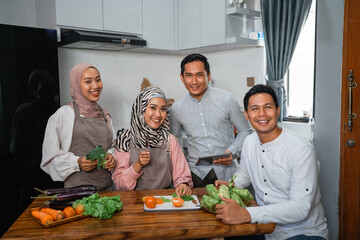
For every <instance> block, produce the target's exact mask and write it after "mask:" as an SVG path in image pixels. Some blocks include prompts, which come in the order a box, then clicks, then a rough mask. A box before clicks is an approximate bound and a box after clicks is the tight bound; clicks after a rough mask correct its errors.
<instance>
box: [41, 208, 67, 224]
mask: <svg viewBox="0 0 360 240" xmlns="http://www.w3.org/2000/svg"><path fill="white" fill-rule="evenodd" d="M41 212H44V213H47V214H50V215H51V216H52V217H53V218H54V220H55V221H57V220H61V219H64V213H63V212H62V211H61V210H55V209H52V208H42V209H41Z"/></svg>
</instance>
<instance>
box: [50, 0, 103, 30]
mask: <svg viewBox="0 0 360 240" xmlns="http://www.w3.org/2000/svg"><path fill="white" fill-rule="evenodd" d="M102 13H103V11H102V0H76V1H74V0H56V25H58V26H59V25H60V26H68V27H76V28H86V29H96V30H102V29H103V21H102V19H103V14H102Z"/></svg>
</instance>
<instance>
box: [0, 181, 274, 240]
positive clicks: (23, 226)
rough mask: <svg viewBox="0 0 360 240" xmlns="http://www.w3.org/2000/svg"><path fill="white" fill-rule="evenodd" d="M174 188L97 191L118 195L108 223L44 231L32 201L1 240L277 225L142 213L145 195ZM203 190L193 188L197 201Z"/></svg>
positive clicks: (150, 235) (219, 231)
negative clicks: (118, 203) (117, 206)
mask: <svg viewBox="0 0 360 240" xmlns="http://www.w3.org/2000/svg"><path fill="white" fill-rule="evenodd" d="M173 192H174V189H157V190H136V191H113V192H100V193H99V194H100V196H116V195H118V194H120V198H121V201H123V209H122V210H121V211H120V212H116V213H114V215H113V216H112V217H111V218H110V219H107V220H100V219H99V218H94V217H85V218H82V219H79V220H76V221H72V222H68V223H65V224H61V225H56V226H54V227H51V228H43V227H42V226H41V225H40V224H39V223H38V222H36V221H35V220H34V219H33V218H32V216H31V215H30V213H29V210H30V209H31V208H34V207H38V206H39V204H41V203H42V202H44V200H40V199H35V200H34V201H33V202H32V203H31V204H30V205H29V206H28V208H27V209H26V210H25V211H24V212H23V213H22V214H21V215H20V217H19V218H18V219H17V220H16V221H15V222H14V224H13V225H12V226H11V227H10V228H9V229H8V230H7V232H6V233H5V234H4V235H3V236H2V239H147V240H148V239H197V238H211V237H226V236H244V235H258V234H266V233H271V232H273V231H274V229H275V226H276V224H275V223H267V224H259V223H256V224H255V223H247V224H237V225H228V224H224V223H223V222H221V221H219V220H217V219H216V216H215V214H213V213H210V212H207V211H205V210H203V209H199V210H191V211H167V212H147V211H144V203H143V202H142V198H143V197H144V196H166V195H172V193H173ZM204 194H206V190H205V188H194V189H193V195H196V196H197V197H198V199H199V200H201V198H202V196H203V195H204Z"/></svg>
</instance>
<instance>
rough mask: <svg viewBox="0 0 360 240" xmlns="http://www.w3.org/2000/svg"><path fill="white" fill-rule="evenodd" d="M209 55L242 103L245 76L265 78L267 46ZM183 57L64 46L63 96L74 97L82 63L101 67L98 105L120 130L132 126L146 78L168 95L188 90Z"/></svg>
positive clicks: (219, 80) (220, 83) (216, 75)
mask: <svg viewBox="0 0 360 240" xmlns="http://www.w3.org/2000/svg"><path fill="white" fill-rule="evenodd" d="M204 55H205V56H207V57H208V60H209V63H210V70H211V73H212V78H213V79H214V80H215V81H214V87H218V88H222V89H225V90H227V91H229V92H231V93H233V94H234V95H235V96H236V97H237V98H238V100H239V102H240V103H241V104H242V98H243V96H244V95H245V93H246V92H247V91H248V90H249V87H247V86H246V77H255V78H256V83H263V82H264V77H263V76H264V63H263V60H262V59H264V48H263V47H261V48H250V49H239V50H231V51H223V52H216V53H208V54H204ZM183 57H184V56H171V55H158V54H145V53H129V52H124V51H120V52H111V51H98V50H80V49H66V48H59V75H60V96H61V98H60V101H61V104H62V105H64V104H67V103H68V102H70V101H72V99H71V96H70V93H69V73H70V70H71V68H72V67H73V66H74V65H76V64H78V63H81V62H87V63H90V64H93V65H94V66H96V67H97V68H98V69H99V71H100V73H101V76H102V79H103V82H104V90H103V93H102V96H101V99H100V101H99V104H100V105H101V106H102V107H104V108H105V109H106V110H108V111H109V112H110V114H111V115H112V120H113V125H114V129H115V130H119V129H121V128H128V127H129V126H130V113H131V106H132V103H133V101H134V100H135V97H136V95H137V94H138V93H139V91H140V85H141V82H142V80H143V78H144V77H146V78H148V79H149V80H150V82H151V83H152V84H154V85H157V86H158V87H160V88H161V89H162V90H163V91H164V92H165V94H166V95H167V97H168V98H174V99H175V101H176V100H179V99H180V98H181V97H183V96H184V95H185V94H187V90H186V89H185V87H184V85H183V84H182V82H181V80H180V62H181V60H182V59H183Z"/></svg>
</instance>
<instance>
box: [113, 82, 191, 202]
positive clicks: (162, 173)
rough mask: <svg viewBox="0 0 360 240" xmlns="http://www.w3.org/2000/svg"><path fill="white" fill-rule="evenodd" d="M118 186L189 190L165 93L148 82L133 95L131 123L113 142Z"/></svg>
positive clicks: (188, 179) (186, 173) (184, 166)
mask: <svg viewBox="0 0 360 240" xmlns="http://www.w3.org/2000/svg"><path fill="white" fill-rule="evenodd" d="M115 148H116V151H115V156H116V157H117V159H118V161H117V166H116V170H115V171H114V173H113V176H112V179H113V181H114V183H115V185H116V187H117V189H118V190H133V189H137V190H140V189H162V188H171V187H175V193H176V194H177V195H179V196H180V195H184V194H185V195H189V194H191V187H192V186H193V182H192V179H191V172H190V168H189V166H188V164H187V161H186V159H185V156H184V154H183V152H182V148H181V147H180V145H179V143H178V141H177V139H176V137H175V136H174V135H172V134H170V130H169V114H168V111H167V106H166V97H165V94H164V92H163V91H161V90H160V88H158V87H155V86H149V87H147V88H145V89H144V90H143V91H142V92H141V93H140V94H139V95H138V96H137V98H136V99H135V101H134V104H133V107H132V113H131V127H130V129H128V130H126V131H125V132H124V133H123V134H121V135H120V136H118V138H117V140H116V143H115Z"/></svg>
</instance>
